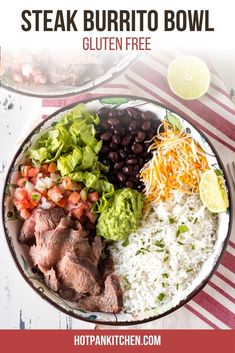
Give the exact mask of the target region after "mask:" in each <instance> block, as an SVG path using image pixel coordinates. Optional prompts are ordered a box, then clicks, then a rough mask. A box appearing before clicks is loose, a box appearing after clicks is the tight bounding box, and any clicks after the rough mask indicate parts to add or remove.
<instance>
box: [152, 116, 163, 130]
mask: <svg viewBox="0 0 235 353" xmlns="http://www.w3.org/2000/svg"><path fill="white" fill-rule="evenodd" d="M161 123H162V122H161V120H159V119H156V120H154V123H153V129H154V130H155V131H156V132H157V129H158V126H159V125H161Z"/></svg>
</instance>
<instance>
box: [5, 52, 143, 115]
mask: <svg viewBox="0 0 235 353" xmlns="http://www.w3.org/2000/svg"><path fill="white" fill-rule="evenodd" d="M138 56H139V54H135V55H133V54H132V55H130V54H129V57H128V54H127V56H126V58H127V59H126V61H127V62H126V63H125V61H124V60H125V57H123V58H122V59H121V60H120V61H122V60H123V62H124V63H123V66H122V67H121V68H120V69H119V70H115V71H113V72H112V73H110V76H109V77H107V78H106V79H103V80H102V77H103V76H105V75H106V74H107V72H109V70H111V69H113V68H109V69H108V70H107V72H105V73H104V74H103V75H101V76H100V77H98V78H96V79H93V80H91V81H88V82H85V83H84V84H83V85H81V86H74V88H73V89H71V92H68V93H58V94H56V93H55V94H43V93H29V92H25V91H23V90H21V89H19V88H15V87H13V86H11V85H7V84H5V83H4V82H3V79H2V77H1V78H0V87H2V88H4V89H6V90H8V91H9V92H12V93H17V94H21V95H22V96H25V97H32V98H47V99H50V98H51V99H60V98H69V97H74V96H78V95H80V94H84V93H88V92H90V91H93V90H94V89H96V88H99V87H100V86H102V85H103V84H106V83H108V82H110V81H112V80H113V79H115V78H117V77H118V76H119V75H121V74H122V73H123V72H124V71H125V70H126V69H127V68H128V67H129V66H131V65H132V64H133V63H134V62H135V61H136V59H137V58H138ZM118 64H119V62H118V63H117V64H116V65H114V68H115V67H116V66H117V65H118ZM96 80H101V81H100V82H99V83H97V84H94V82H95V81H96ZM88 83H89V85H88V87H86V88H82V87H83V86H85V85H86V84H88ZM79 87H80V89H79ZM83 102H85V100H83ZM50 116H51V115H50ZM45 120H46V119H45Z"/></svg>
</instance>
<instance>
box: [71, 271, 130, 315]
mask: <svg viewBox="0 0 235 353" xmlns="http://www.w3.org/2000/svg"><path fill="white" fill-rule="evenodd" d="M104 286H105V288H104V292H103V293H102V294H101V295H96V296H95V295H90V296H87V297H85V298H82V299H79V300H78V303H79V305H80V306H81V307H82V308H83V309H85V310H88V311H102V312H106V313H118V312H120V311H121V309H122V306H123V295H122V289H121V286H120V283H119V280H118V277H117V276H116V275H115V274H111V275H108V276H107V278H106V280H105V282H104Z"/></svg>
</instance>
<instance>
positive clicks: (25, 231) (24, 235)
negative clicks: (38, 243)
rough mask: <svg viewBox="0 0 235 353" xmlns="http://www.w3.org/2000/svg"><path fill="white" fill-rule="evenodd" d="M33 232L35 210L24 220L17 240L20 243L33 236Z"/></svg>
mask: <svg viewBox="0 0 235 353" xmlns="http://www.w3.org/2000/svg"><path fill="white" fill-rule="evenodd" d="M34 234H35V212H33V213H32V215H31V216H30V217H29V218H28V219H26V220H25V221H24V223H23V226H22V228H21V231H20V235H19V237H18V240H19V241H20V242H21V243H25V242H26V241H27V240H29V239H31V238H33V237H34Z"/></svg>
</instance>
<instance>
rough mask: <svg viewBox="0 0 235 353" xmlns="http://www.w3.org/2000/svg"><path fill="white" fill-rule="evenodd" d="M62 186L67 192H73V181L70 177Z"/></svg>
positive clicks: (65, 179) (64, 180)
mask: <svg viewBox="0 0 235 353" xmlns="http://www.w3.org/2000/svg"><path fill="white" fill-rule="evenodd" d="M62 185H63V187H64V188H65V190H71V187H72V181H71V179H70V178H69V177H65V178H64V179H63V180H62Z"/></svg>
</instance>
